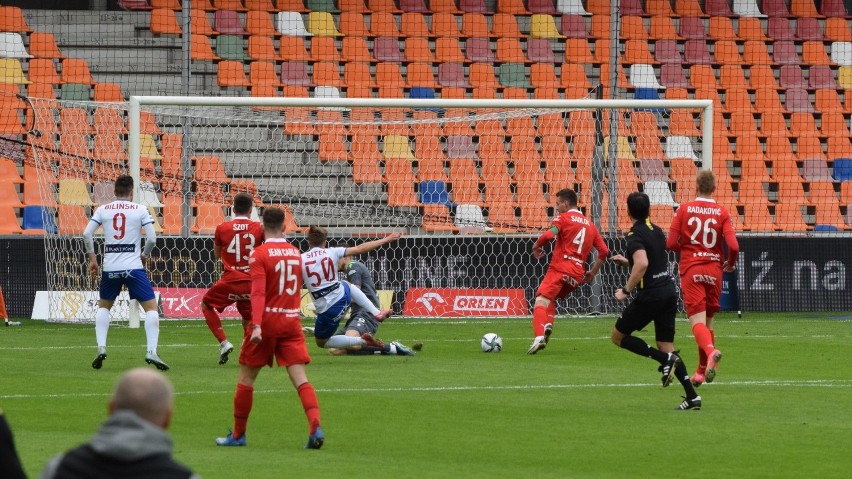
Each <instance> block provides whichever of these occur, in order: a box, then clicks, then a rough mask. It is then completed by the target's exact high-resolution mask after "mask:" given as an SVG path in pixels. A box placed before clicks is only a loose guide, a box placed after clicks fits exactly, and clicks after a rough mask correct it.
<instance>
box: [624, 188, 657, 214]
mask: <svg viewBox="0 0 852 479" xmlns="http://www.w3.org/2000/svg"><path fill="white" fill-rule="evenodd" d="M650 211H651V200H650V199H649V198H648V195H646V194H645V193H642V192H639V191H634V192H633V193H630V196H628V197H627V212H628V213H630V217H631V218H633V219H634V220H644V219H645V218H647V217H648V214H649V212H650Z"/></svg>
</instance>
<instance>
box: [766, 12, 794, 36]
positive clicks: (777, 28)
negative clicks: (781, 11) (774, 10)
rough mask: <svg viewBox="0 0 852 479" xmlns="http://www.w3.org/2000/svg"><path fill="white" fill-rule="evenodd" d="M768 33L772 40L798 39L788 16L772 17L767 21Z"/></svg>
mask: <svg viewBox="0 0 852 479" xmlns="http://www.w3.org/2000/svg"><path fill="white" fill-rule="evenodd" d="M766 34H767V36H768V37H769V38H771V39H772V40H795V39H796V35H795V34H794V33H793V28H792V27H791V26H790V21H789V20H787V18H786V17H771V18H770V19H769V20H768V21H767V27H766ZM757 40H759V39H757Z"/></svg>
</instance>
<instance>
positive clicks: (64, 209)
mask: <svg viewBox="0 0 852 479" xmlns="http://www.w3.org/2000/svg"><path fill="white" fill-rule="evenodd" d="M57 210H58V219H57V225H58V228H57V229H58V232H59V234H61V235H81V234H83V230H85V229H86V226H87V225H88V223H89V215H88V214H87V213H86V209H85V208H84V207H83V206H79V205H62V204H60V205H59V206H58V207H57Z"/></svg>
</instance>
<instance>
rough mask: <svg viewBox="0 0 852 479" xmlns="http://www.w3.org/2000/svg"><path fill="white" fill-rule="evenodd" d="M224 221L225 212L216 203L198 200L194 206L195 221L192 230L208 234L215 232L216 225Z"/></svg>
mask: <svg viewBox="0 0 852 479" xmlns="http://www.w3.org/2000/svg"><path fill="white" fill-rule="evenodd" d="M224 221H225V212H224V211H223V210H222V205H221V204H218V203H207V202H199V203H198V205H197V206H196V213H195V221H194V223H193V225H192V232H193V233H198V234H204V235H210V234H213V233H215V232H216V227H217V226H219V224H221V223H223V222H224Z"/></svg>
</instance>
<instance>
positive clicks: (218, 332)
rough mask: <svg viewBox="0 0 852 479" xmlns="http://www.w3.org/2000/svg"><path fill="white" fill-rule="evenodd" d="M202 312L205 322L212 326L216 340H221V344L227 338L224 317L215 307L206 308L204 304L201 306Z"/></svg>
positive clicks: (211, 329)
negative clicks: (221, 316) (223, 327)
mask: <svg viewBox="0 0 852 479" xmlns="http://www.w3.org/2000/svg"><path fill="white" fill-rule="evenodd" d="M201 312H202V313H204V322H206V323H207V327H208V328H210V331H211V332H212V333H213V336H216V341H219V343H220V344H221V343H222V341H224V340H225V339H227V336H226V335H225V330H224V329H222V318H220V317H219V313H217V312H216V310H215V309H213V308H205V307H203V306H202V307H201Z"/></svg>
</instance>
